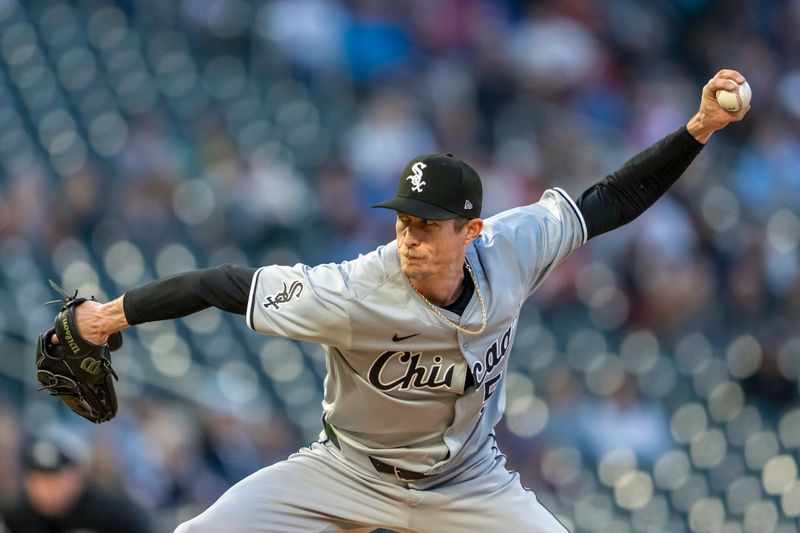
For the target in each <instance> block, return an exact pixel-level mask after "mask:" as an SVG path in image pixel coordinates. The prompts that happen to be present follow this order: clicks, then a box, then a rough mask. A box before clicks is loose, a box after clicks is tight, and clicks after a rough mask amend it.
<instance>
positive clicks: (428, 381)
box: [367, 350, 456, 391]
mask: <svg viewBox="0 0 800 533" xmlns="http://www.w3.org/2000/svg"><path fill="white" fill-rule="evenodd" d="M421 357H422V352H415V353H412V352H398V351H392V350H389V351H386V352H383V353H382V354H381V355H379V356H378V358H377V359H375V362H374V363H372V366H370V368H369V374H368V376H367V377H368V379H369V382H370V383H372V385H374V386H375V388H377V389H378V390H382V391H389V390H392V389H400V390H408V389H410V388H415V389H423V388H425V389H438V388H440V387H450V386H451V385H452V383H453V372H454V370H455V367H456V365H455V363H450V365H448V366H447V369H445V370H444V377H442V379H440V380H438V381H437V378H438V377H439V375H440V374H441V373H442V370H443V369H444V368H443V366H442V356H440V355H435V356H433V364H432V365H430V367H426V366H425V365H423V364H420V358H421ZM395 362H396V363H399V364H402V365H404V366H405V367H406V369H405V373H404V374H403V375H402V376H400V377H399V378H397V379H395V380H392V381H384V378H383V376H382V374H383V371H384V369H386V367H387V366H394V363H395Z"/></svg>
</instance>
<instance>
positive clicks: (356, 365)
mask: <svg viewBox="0 0 800 533" xmlns="http://www.w3.org/2000/svg"><path fill="white" fill-rule="evenodd" d="M585 240H586V226H585V223H584V222H583V218H582V216H581V214H580V212H579V210H578V208H577V207H576V206H575V204H574V203H573V201H572V200H571V199H570V198H569V197H568V196H567V194H566V193H564V192H563V191H562V190H560V189H550V190H548V191H546V192H545V193H544V195H543V196H542V198H541V200H540V201H539V202H537V203H535V204H532V205H529V206H524V207H519V208H515V209H511V210H509V211H505V212H502V213H500V214H498V215H496V216H493V217H491V218H489V219H487V220H486V221H485V225H484V230H483V232H482V233H481V235H480V236H479V237H478V238H477V239H476V240H475V241H474V242H473V243H472V244H471V245H470V246H469V248H468V250H467V261H468V262H469V264H470V266H471V267H472V270H473V272H474V274H475V278H476V281H477V288H478V289H479V290H480V293H481V295H482V297H483V299H484V302H485V308H486V314H487V325H486V329H485V331H484V332H483V333H482V334H480V335H474V336H472V335H465V334H463V333H461V332H458V331H456V330H455V329H454V328H452V327H451V326H450V325H448V324H447V323H446V322H445V321H443V320H442V318H441V317H440V316H438V315H437V314H436V313H435V312H434V311H433V310H432V309H431V308H430V306H429V304H428V303H427V302H426V301H424V300H423V299H422V298H420V296H419V295H418V294H417V293H416V291H415V290H414V289H413V287H412V286H411V284H410V282H409V280H408V279H407V278H406V277H405V276H404V275H403V273H402V271H401V269H400V262H399V259H398V257H397V243H396V242H391V243H389V244H387V245H385V246H382V247H380V248H378V249H377V250H375V251H374V252H371V253H369V254H366V255H362V256H359V257H358V258H357V259H355V260H353V261H346V262H343V263H340V264H324V265H320V266H316V267H309V266H306V265H302V264H298V265H295V266H267V267H263V268H261V269H260V270H258V272H257V273H256V275H255V277H254V280H253V284H252V287H251V291H250V299H249V304H248V308H247V314H246V320H247V325H248V327H250V328H251V329H253V330H255V331H258V332H261V333H265V334H269V335H279V336H283V337H290V338H293V339H298V340H302V341H308V342H313V343H319V344H322V345H323V346H324V347H325V352H326V363H327V370H328V375H327V377H326V378H325V394H324V401H323V411H324V416H325V419H326V421H327V422H328V423H329V424H330V425H331V426H332V428H333V429H334V431H335V433H336V435H337V437H338V441H339V446H340V448H341V452H342V454H343V455H344V456H345V457H347V459H349V460H351V461H353V462H355V463H357V464H359V465H361V466H363V467H365V468H371V467H370V460H369V457H373V458H377V459H379V460H381V461H383V462H385V463H388V464H390V465H393V466H397V467H399V468H404V469H407V470H412V471H416V472H423V473H425V474H428V475H434V474H443V473H446V472H452V471H454V470H457V469H459V468H462V469H463V468H466V466H468V465H471V464H474V462H475V461H477V460H479V459H480V457H479V455H480V454H481V451H480V450H482V449H484V445H485V443H486V441H487V438H488V437H489V436H490V434H491V433H492V428H493V427H494V426H495V425H496V424H497V423H498V421H499V420H500V418H501V416H502V413H503V409H504V405H505V385H504V377H505V375H506V373H507V371H506V368H507V364H508V357H507V356H508V353H509V351H510V350H511V346H512V344H513V342H514V336H515V334H516V331H517V325H518V324H517V321H518V318H519V313H520V309H521V307H522V305H523V303H524V302H525V300H526V299H527V298H528V297H529V296H530V294H531V293H532V292H533V291H534V290H535V289H536V287H537V286H538V285H539V284H540V283H541V282H542V280H543V279H544V278H545V277H546V276H547V274H548V273H549V272H550V271H551V270H552V269H553V268H554V267H555V266H556V265H557V264H558V263H559V262H561V261H562V260H563V259H564V258H565V257H567V256H568V255H569V253H570V252H571V251H572V250H574V249H575V248H576V247H578V246H579V245H581V244H583V243H584V242H585ZM440 312H441V313H443V314H444V315H445V316H447V317H448V318H449V319H450V320H452V321H454V322H455V323H458V324H460V325H461V326H462V327H464V328H467V329H470V330H477V329H479V328H480V326H481V323H482V317H481V310H480V305H479V302H478V298H477V294H476V295H473V297H472V300H471V301H470V302H469V304H468V305H467V307H466V309H465V311H464V313H463V315H462V316H458V315H456V314H454V313H450V312H448V311H447V310H444V309H441V310H440ZM468 372H469V373H471V375H472V378H473V379H472V380H470V381H471V385H470V386H469V388H468V389H466V390H465V384H466V383H467V374H468Z"/></svg>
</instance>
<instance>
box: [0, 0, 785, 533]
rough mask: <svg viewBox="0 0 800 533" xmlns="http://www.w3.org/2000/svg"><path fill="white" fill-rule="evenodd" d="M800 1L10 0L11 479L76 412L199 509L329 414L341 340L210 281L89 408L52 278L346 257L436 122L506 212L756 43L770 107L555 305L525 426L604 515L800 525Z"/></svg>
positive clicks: (103, 292)
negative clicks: (77, 388) (309, 333)
mask: <svg viewBox="0 0 800 533" xmlns="http://www.w3.org/2000/svg"><path fill="white" fill-rule="evenodd" d="M799 27H800V2H798V1H797V0H783V1H778V0H774V1H770V0H761V1H758V2H746V1H743V0H735V1H728V2H723V1H719V0H651V1H635V0H601V1H595V2H583V1H580V0H548V1H523V0H416V1H402V2H391V1H388V0H384V1H381V0H336V1H334V0H330V1H323V0H276V1H269V2H256V1H247V0H224V1H223V0H182V1H176V2H163V1H158V0H141V1H137V0H126V1H120V2H106V1H92V0H87V1H78V2H62V1H58V0H54V1H30V2H22V1H19V0H0V55H2V60H1V61H0V165H2V172H1V173H0V341H1V343H0V346H1V348H0V500H2V501H9V500H11V499H12V498H13V497H14V495H15V494H16V493H17V491H18V490H19V479H20V466H19V462H18V453H19V449H20V446H22V443H23V442H24V441H23V437H24V436H26V435H29V434H31V433H34V432H36V431H38V430H41V429H42V428H44V427H52V426H53V425H54V424H56V425H57V426H58V427H60V428H63V429H64V431H70V432H72V433H75V434H77V435H79V436H80V437H82V438H83V439H85V440H86V442H88V443H90V444H91V452H92V453H91V466H90V472H91V476H92V479H93V481H94V482H96V483H98V484H100V485H102V486H106V487H113V488H115V489H118V490H121V491H124V492H125V493H127V494H128V495H129V496H130V497H131V498H133V499H134V500H135V501H136V502H138V504H139V505H141V506H142V507H143V508H144V509H145V510H146V512H147V513H148V514H149V515H150V516H152V517H153V523H154V527H155V529H156V531H170V530H171V528H172V527H174V526H175V524H177V523H178V522H179V521H181V520H184V519H186V518H188V517H190V516H193V515H195V514H197V513H198V512H199V511H200V510H202V509H203V508H205V507H206V506H208V505H209V504H210V503H211V502H213V501H214V500H215V498H216V497H217V496H218V495H219V494H221V493H222V492H223V491H224V490H225V489H226V487H228V486H230V485H231V484H232V483H234V482H236V481H237V480H239V479H241V478H242V477H244V476H245V475H247V474H249V473H250V472H252V471H254V470H256V469H258V468H260V467H262V466H265V465H267V464H271V463H273V462H275V461H278V460H280V459H283V458H284V457H285V456H286V455H288V454H289V453H290V452H292V451H293V450H295V449H297V448H298V447H299V446H302V445H303V444H305V443H307V442H309V441H311V440H314V439H315V438H316V436H317V434H318V432H319V429H320V422H319V416H320V412H321V408H320V400H321V387H322V378H323V376H324V361H323V359H322V354H321V350H320V349H319V348H318V347H315V346H310V345H305V344H299V343H295V342H291V341H287V340H283V339H276V338H267V337H261V336H258V335H255V334H253V333H252V332H247V330H246V328H245V327H244V324H243V321H242V320H241V317H238V316H228V315H224V314H222V313H220V312H216V311H213V310H211V311H206V312H203V313H201V314H198V315H196V316H193V317H190V318H187V319H184V320H180V321H174V322H168V323H158V324H150V325H144V326H141V327H137V328H135V330H131V331H129V332H128V333H126V338H125V347H124V348H123V350H122V351H121V352H118V355H116V356H115V367H116V368H117V370H118V372H119V374H120V377H121V379H120V382H119V389H118V390H119V393H120V396H121V410H120V413H119V415H118V417H117V419H116V420H115V421H113V422H112V423H109V424H104V425H102V426H99V427H93V426H91V425H90V424H88V423H86V422H85V421H84V420H83V419H79V418H78V417H76V416H74V415H71V414H69V413H67V412H65V411H64V410H63V409H61V408H60V406H59V403H58V402H57V401H56V400H54V399H51V398H50V397H49V396H47V395H46V394H45V393H44V392H36V388H37V385H36V383H35V379H34V372H33V352H34V342H35V339H36V337H37V335H38V333H39V332H40V331H41V330H44V329H45V328H47V327H48V326H49V324H50V323H51V320H52V317H53V313H54V311H53V308H50V307H44V306H42V302H43V301H46V300H49V299H52V298H53V297H54V296H53V293H52V291H51V290H50V289H49V287H48V285H47V279H48V278H53V279H56V280H59V281H61V282H62V284H63V285H64V286H65V287H67V288H68V289H74V288H78V289H79V290H80V291H81V292H82V293H88V294H95V295H97V297H98V298H100V299H107V298H110V297H114V296H116V295H118V294H120V293H122V292H124V291H125V290H126V289H128V288H131V287H133V286H136V285H139V284H141V283H144V282H146V281H148V280H152V279H154V278H156V277H160V276H164V275H167V274H171V273H174V272H179V271H183V270H186V269H192V268H199V267H205V266H212V265H217V264H220V263H222V262H226V261H229V262H235V263H240V264H247V265H252V266H257V265H260V264H267V263H283V264H286V263H290V264H292V263H294V262H297V261H300V262H304V263H308V264H316V263H319V262H327V261H338V260H342V259H346V258H349V257H352V256H354V255H356V254H358V253H360V252H366V251H369V250H371V249H372V248H374V246H376V245H377V244H380V243H382V242H385V241H387V240H389V239H390V238H391V236H392V218H391V216H390V214H389V213H385V212H375V211H376V210H370V209H369V208H368V206H369V205H370V204H371V203H372V202H373V201H375V200H377V199H379V198H380V199H382V198H384V197H388V196H390V195H391V194H392V193H393V190H394V187H395V184H396V179H397V177H398V176H397V172H398V171H399V170H400V169H402V167H403V164H404V163H405V162H406V160H407V159H409V158H410V157H412V156H414V155H417V154H418V153H424V152H430V151H449V152H453V153H456V154H458V155H459V156H460V157H463V158H464V159H466V160H467V161H469V162H471V163H472V164H473V165H474V166H475V167H476V168H477V169H478V170H479V171H480V172H481V174H482V176H483V179H484V184H485V189H486V200H485V214H486V215H487V216H488V215H491V214H494V213H497V212H499V211H500V210H503V209H505V208H508V207H511V206H514V205H518V204H521V203H527V202H533V201H535V200H537V199H538V197H539V196H540V194H541V192H542V191H543V190H544V189H545V188H547V187H549V186H560V187H562V188H564V189H565V190H567V191H568V192H569V193H570V194H572V195H573V196H577V195H579V194H580V193H581V192H582V191H583V190H584V189H585V188H586V187H587V186H589V185H591V184H592V183H594V182H595V181H597V180H598V179H600V178H602V177H603V176H604V175H605V174H606V173H608V172H610V171H611V170H613V169H615V168H617V167H618V166H619V165H620V164H621V163H623V162H624V160H625V159H627V158H628V157H630V156H632V155H633V154H634V153H636V152H637V151H639V150H640V149H642V148H644V147H645V146H647V145H648V144H650V143H651V142H653V141H655V140H657V139H658V138H660V137H661V136H663V135H665V134H666V133H668V132H670V131H672V130H674V129H675V128H677V127H679V126H680V125H682V124H683V123H685V121H686V120H687V119H688V118H689V116H690V115H691V114H692V113H693V111H694V110H695V108H696V105H697V101H698V98H699V91H700V87H701V86H702V85H703V84H704V83H705V81H706V80H707V79H708V78H709V77H710V76H711V75H713V73H714V72H716V71H717V70H718V69H720V68H723V67H731V68H736V69H738V70H740V71H741V72H742V73H743V74H744V75H745V76H746V77H747V78H748V80H749V82H750V84H751V86H752V87H753V92H754V95H755V96H754V101H753V104H752V105H753V109H752V111H751V113H750V115H749V116H748V117H747V119H746V121H745V122H744V123H741V124H737V125H733V126H732V127H730V128H729V129H728V130H727V131H725V132H723V133H722V134H718V135H716V136H715V137H714V138H713V139H712V141H711V143H710V144H709V146H708V147H707V148H706V149H705V150H704V151H703V153H702V154H701V155H700V157H699V158H698V159H697V161H696V162H695V163H694V164H693V166H692V168H691V169H690V171H689V172H688V173H687V174H686V175H685V176H684V177H683V178H682V179H681V181H680V182H679V184H678V185H677V186H676V187H674V189H673V190H672V192H671V194H670V195H669V196H668V197H666V198H664V199H662V200H661V201H660V202H659V203H658V204H657V205H656V206H655V207H653V208H652V209H650V210H649V211H648V212H647V213H646V214H645V215H643V216H642V217H641V218H640V219H639V220H637V221H636V222H635V223H633V224H631V225H629V226H627V227H625V228H623V229H621V230H618V231H616V232H614V233H613V234H610V235H606V236H602V237H600V238H598V239H596V240H595V241H593V242H591V243H590V244H589V245H587V246H585V247H584V248H582V249H580V250H578V251H577V252H576V253H575V254H574V255H573V256H572V257H571V258H570V259H569V260H568V261H567V262H566V263H565V264H564V265H562V266H561V267H560V268H559V269H557V270H556V272H555V273H554V274H553V276H552V277H551V278H550V279H549V281H548V283H547V284H546V285H545V286H544V287H543V288H542V289H541V290H539V291H538V292H537V293H536V294H535V295H534V298H533V299H532V300H531V302H530V303H529V305H528V306H527V307H526V308H525V310H524V317H523V320H522V321H521V324H520V329H519V334H518V336H517V342H516V345H515V347H514V350H513V355H512V357H511V360H510V366H511V369H512V373H511V374H510V375H509V378H508V391H507V392H508V394H507V397H508V405H507V415H506V418H505V420H504V421H503V422H502V423H501V424H500V425H499V426H498V428H497V431H498V439H499V441H500V443H501V446H502V448H504V450H505V451H506V453H507V454H508V456H509V457H510V461H511V465H512V466H513V467H514V468H515V469H517V470H519V471H520V472H521V473H522V476H523V478H524V480H525V482H526V484H527V485H528V486H530V487H532V488H534V489H535V490H536V491H537V493H538V496H539V498H540V499H541V500H542V501H543V502H544V503H545V504H546V505H547V506H548V507H549V508H550V509H551V510H553V511H554V512H555V513H556V514H557V515H558V516H560V517H561V518H562V519H563V521H564V523H565V524H567V525H568V526H569V527H570V529H571V530H574V531H580V532H594V531H598V532H601V531H602V532H667V531H668V532H683V531H692V532H725V533H735V532H748V533H749V532H772V531H775V532H781V533H788V532H791V531H797V530H798V518H797V517H798V516H800V482H798V479H797V461H798V448H800V405H799V404H798V377H799V376H800V336H798V328H797V316H798V310H800V262H799V261H798V243H799V242H800V218H798V211H797V205H798V202H800V98H798V95H800V32H798V31H797V29H798V28H799Z"/></svg>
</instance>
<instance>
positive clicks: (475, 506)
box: [415, 470, 568, 533]
mask: <svg viewBox="0 0 800 533" xmlns="http://www.w3.org/2000/svg"><path fill="white" fill-rule="evenodd" d="M497 474H498V473H494V474H493V475H492V478H493V479H492V480H491V481H490V480H488V479H487V480H485V481H484V482H481V480H480V479H478V480H474V481H473V482H470V483H463V484H455V485H451V486H445V487H441V488H437V489H434V490H432V491H431V492H432V494H430V495H426V497H425V498H424V500H423V501H425V502H426V503H427V504H428V505H425V506H424V508H425V510H426V511H427V512H425V513H424V516H420V521H419V522H416V523H415V525H416V526H417V527H418V528H419V529H420V531H422V532H424V533H427V532H429V531H430V532H437V533H438V532H441V533H448V532H456V531H480V532H484V531H525V532H527V533H568V532H567V529H566V528H565V527H564V526H563V525H562V524H561V523H560V522H559V521H558V520H557V519H556V517H555V516H554V515H553V513H551V512H550V511H549V510H548V509H547V508H546V507H545V506H544V505H542V504H541V503H540V502H539V500H538V499H537V498H536V494H535V493H534V492H533V491H531V490H528V489H526V488H525V487H523V486H522V484H521V483H520V480H519V475H518V474H517V473H516V472H513V473H512V472H508V471H505V470H504V476H503V477H504V479H498V478H497ZM498 481H500V483H498ZM428 496H430V497H428ZM437 508H438V510H439V512H437Z"/></svg>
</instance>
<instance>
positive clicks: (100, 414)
mask: <svg viewBox="0 0 800 533" xmlns="http://www.w3.org/2000/svg"><path fill="white" fill-rule="evenodd" d="M50 285H51V286H52V287H53V288H54V289H55V290H56V291H57V292H58V293H60V294H61V296H62V299H61V300H55V301H53V302H47V304H61V310H60V311H59V312H58V314H57V315H56V319H55V327H54V328H53V329H50V330H48V331H46V332H45V333H43V334H41V335H39V343H38V346H37V347H36V377H37V379H38V380H39V383H41V384H42V388H41V389H39V390H45V389H47V390H48V391H50V394H51V395H53V396H58V397H59V398H60V399H61V401H63V402H64V403H65V404H67V407H69V408H70V409H72V410H73V411H75V412H76V413H78V414H79V415H81V416H82V417H84V418H86V419H87V420H90V421H92V422H94V423H95V424H99V423H101V422H106V421H107V420H111V419H112V418H114V415H116V414H117V394H116V392H115V391H114V381H113V380H112V379H111V378H112V377H113V378H114V379H119V378H118V377H117V374H116V372H114V369H113V368H111V351H112V350H117V349H119V347H120V346H122V334H120V333H114V334H113V335H111V336H110V337H109V338H108V341H107V342H106V343H105V344H101V345H97V344H93V343H91V342H89V341H87V340H86V339H84V338H83V337H81V334H80V331H78V328H77V325H76V322H75V309H76V308H77V307H78V306H79V305H80V304H82V303H83V302H85V301H86V300H87V299H86V298H78V291H75V294H73V295H72V296H70V295H69V294H67V293H66V292H64V290H63V289H62V288H61V287H59V286H58V285H56V284H55V283H53V282H52V281H50ZM90 299H91V300H93V301H94V296H92V297H91V298H90ZM54 333H55V335H56V337H58V344H53V342H52V337H53V334H54Z"/></svg>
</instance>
